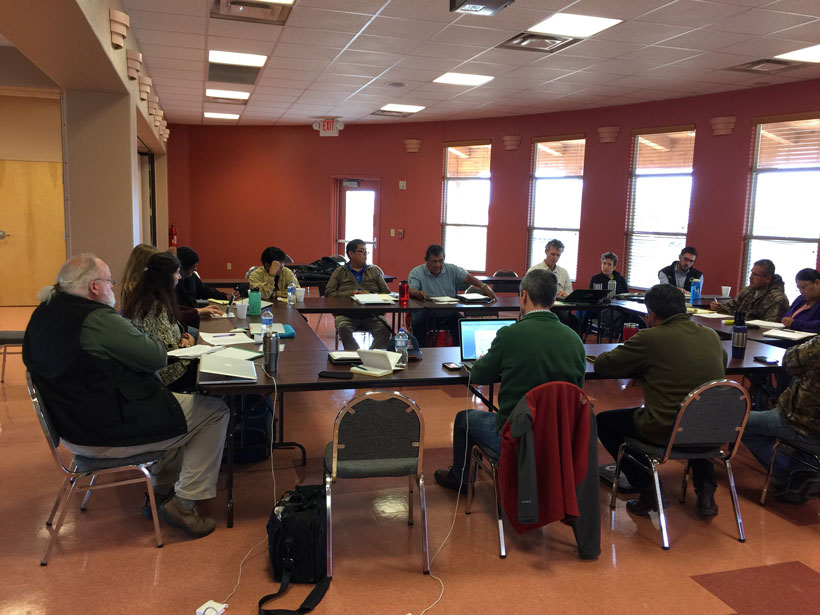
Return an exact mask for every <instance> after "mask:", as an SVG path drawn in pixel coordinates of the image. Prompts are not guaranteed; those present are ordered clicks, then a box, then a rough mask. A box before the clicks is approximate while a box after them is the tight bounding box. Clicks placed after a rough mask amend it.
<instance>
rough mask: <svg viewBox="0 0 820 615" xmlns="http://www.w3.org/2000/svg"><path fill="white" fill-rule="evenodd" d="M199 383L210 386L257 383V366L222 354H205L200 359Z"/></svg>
mask: <svg viewBox="0 0 820 615" xmlns="http://www.w3.org/2000/svg"><path fill="white" fill-rule="evenodd" d="M199 381H200V382H201V383H208V384H230V383H236V382H256V366H255V365H254V364H253V362H252V361H246V360H245V359H232V358H229V357H224V356H222V353H221V352H214V353H211V354H204V355H202V357H200V359H199Z"/></svg>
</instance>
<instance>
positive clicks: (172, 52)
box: [142, 45, 208, 63]
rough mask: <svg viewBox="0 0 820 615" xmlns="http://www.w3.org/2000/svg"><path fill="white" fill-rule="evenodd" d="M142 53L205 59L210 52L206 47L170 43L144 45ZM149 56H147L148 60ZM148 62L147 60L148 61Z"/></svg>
mask: <svg viewBox="0 0 820 615" xmlns="http://www.w3.org/2000/svg"><path fill="white" fill-rule="evenodd" d="M142 50H143V51H142V53H143V54H145V55H147V56H148V58H150V57H157V58H171V59H177V60H195V61H204V60H205V58H207V57H208V54H207V53H206V52H205V50H204V49H191V48H189V47H170V46H168V45H143V46H142ZM148 58H145V59H146V60H147V59H148ZM146 63H147V62H146Z"/></svg>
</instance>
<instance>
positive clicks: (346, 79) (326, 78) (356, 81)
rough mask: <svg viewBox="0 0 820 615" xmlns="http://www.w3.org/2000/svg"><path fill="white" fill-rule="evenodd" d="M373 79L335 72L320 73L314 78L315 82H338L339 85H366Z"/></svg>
mask: <svg viewBox="0 0 820 615" xmlns="http://www.w3.org/2000/svg"><path fill="white" fill-rule="evenodd" d="M372 80H373V77H361V76H358V75H340V74H337V73H322V74H321V75H319V76H318V77H317V78H316V83H338V84H341V85H358V86H362V85H366V84H368V83H370V82H371V81H372Z"/></svg>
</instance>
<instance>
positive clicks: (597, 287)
mask: <svg viewBox="0 0 820 615" xmlns="http://www.w3.org/2000/svg"><path fill="white" fill-rule="evenodd" d="M603 288H604V285H603V284H593V285H592V290H603Z"/></svg>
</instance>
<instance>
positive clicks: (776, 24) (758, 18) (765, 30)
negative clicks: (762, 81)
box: [708, 9, 813, 36]
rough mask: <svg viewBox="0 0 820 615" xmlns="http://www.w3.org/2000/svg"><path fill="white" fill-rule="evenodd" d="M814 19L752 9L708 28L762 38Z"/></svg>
mask: <svg viewBox="0 0 820 615" xmlns="http://www.w3.org/2000/svg"><path fill="white" fill-rule="evenodd" d="M812 20H813V18H812V17H805V16H801V15H792V14H790V13H778V12H776V11H767V10H763V9H752V10H749V11H746V12H745V13H740V14H739V15H735V16H734V17H729V18H728V19H721V20H720V21H717V22H715V23H714V25H713V26H708V28H709V29H710V30H711V29H715V30H722V31H724V32H739V33H741V34H754V35H757V36H762V35H765V34H771V33H772V32H777V31H778V30H783V29H784V28H791V27H794V26H799V25H801V24H804V23H807V22H809V21H812Z"/></svg>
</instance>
